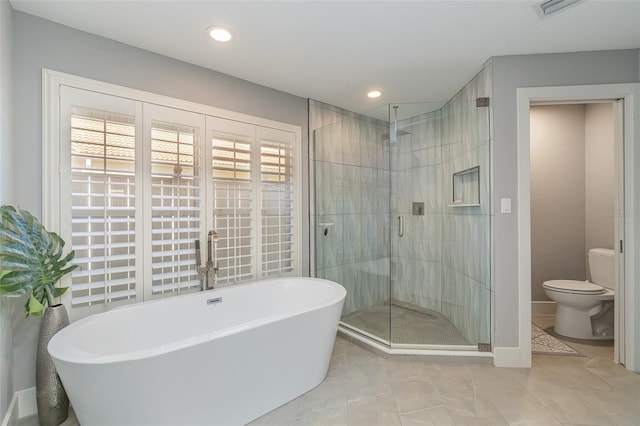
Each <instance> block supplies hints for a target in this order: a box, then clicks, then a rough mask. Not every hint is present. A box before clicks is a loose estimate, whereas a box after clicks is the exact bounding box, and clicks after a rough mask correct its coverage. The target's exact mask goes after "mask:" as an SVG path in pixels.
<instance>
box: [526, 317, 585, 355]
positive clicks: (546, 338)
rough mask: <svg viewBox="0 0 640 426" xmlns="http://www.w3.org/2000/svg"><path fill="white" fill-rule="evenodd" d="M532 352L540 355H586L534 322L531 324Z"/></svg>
mask: <svg viewBox="0 0 640 426" xmlns="http://www.w3.org/2000/svg"><path fill="white" fill-rule="evenodd" d="M531 353H534V354H539V355H566V356H584V355H582V354H581V353H580V352H578V351H576V350H575V349H573V348H572V347H570V346H568V345H566V344H565V343H563V342H561V341H560V340H558V339H556V338H555V337H553V336H552V335H550V334H548V333H547V332H546V331H544V330H542V329H541V328H540V327H538V326H536V325H534V324H531Z"/></svg>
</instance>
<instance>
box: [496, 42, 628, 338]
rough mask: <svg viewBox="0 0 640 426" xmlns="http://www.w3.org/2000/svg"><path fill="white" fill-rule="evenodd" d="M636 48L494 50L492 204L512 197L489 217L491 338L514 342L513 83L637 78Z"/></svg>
mask: <svg viewBox="0 0 640 426" xmlns="http://www.w3.org/2000/svg"><path fill="white" fill-rule="evenodd" d="M639 52H640V50H639V49H629V50H615V51H594V52H577V53H557V54H541V55H518V56H498V57H494V58H492V64H493V65H492V67H493V99H492V106H493V111H492V119H493V131H494V133H493V136H494V146H493V153H494V154H493V159H494V201H495V205H494V209H495V211H496V212H499V211H500V199H501V198H511V199H512V207H513V208H512V213H511V214H500V213H496V215H495V220H494V232H493V235H494V267H493V271H494V291H495V296H494V303H493V304H492V307H493V310H494V314H493V318H494V324H495V327H494V333H495V338H494V343H495V345H496V346H499V347H516V346H518V321H516V318H518V237H517V235H518V221H517V213H518V212H517V201H518V199H517V195H518V193H517V189H518V188H517V185H518V179H517V177H518V170H517V140H518V135H517V119H516V118H517V117H516V90H517V88H519V87H535V86H538V87H541V86H563V85H567V86H568V85H578V84H605V83H631V82H637V81H638V80H639V76H640V62H639V58H638V56H639Z"/></svg>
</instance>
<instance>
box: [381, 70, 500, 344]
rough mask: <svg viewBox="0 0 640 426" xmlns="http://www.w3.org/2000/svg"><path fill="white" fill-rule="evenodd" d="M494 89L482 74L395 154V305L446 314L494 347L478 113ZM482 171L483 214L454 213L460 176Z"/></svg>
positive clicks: (484, 130) (484, 113) (482, 124)
mask: <svg viewBox="0 0 640 426" xmlns="http://www.w3.org/2000/svg"><path fill="white" fill-rule="evenodd" d="M489 85H490V80H489V78H488V73H485V72H481V73H480V74H479V75H478V76H477V77H476V78H474V79H473V80H472V81H471V82H470V83H469V84H467V86H465V87H464V88H463V90H461V91H460V92H459V93H458V94H457V95H456V96H455V97H454V98H453V99H451V101H449V102H448V103H447V104H446V105H445V106H444V107H443V108H442V109H440V110H438V111H435V112H431V113H428V114H424V115H420V116H417V117H414V118H412V119H410V120H404V121H403V122H401V123H399V126H398V127H399V128H400V129H402V130H405V131H408V132H410V134H407V135H404V136H401V137H399V138H398V142H397V144H395V145H394V146H392V147H391V164H392V172H391V178H392V185H391V186H392V192H391V195H392V198H391V216H392V218H393V219H394V220H393V222H392V226H393V227H394V232H393V233H392V244H391V246H392V253H391V254H392V264H391V273H392V274H391V279H392V286H391V288H392V297H393V298H394V299H398V300H400V301H403V302H408V303H411V304H414V305H417V306H420V307H424V308H428V309H433V310H436V311H438V312H441V313H443V314H444V315H445V316H446V317H447V318H449V320H450V321H451V322H452V323H453V324H454V325H455V326H456V327H457V328H458V329H459V330H460V331H461V332H462V333H463V334H464V335H465V337H466V338H467V339H468V340H469V341H470V342H471V343H474V344H475V343H488V342H489V341H490V336H489V319H490V306H489V303H490V221H491V216H490V214H491V210H490V203H489V201H490V199H489V195H490V194H489V188H490V179H489V177H490V172H489V170H490V164H489V158H490V157H489V145H490V144H489V142H490V133H489V111H488V108H486V107H485V108H482V107H481V108H478V107H476V98H478V97H484V96H488V94H489V93H490V86H489ZM475 166H480V176H479V178H480V206H479V207H449V205H450V204H451V203H452V201H453V195H452V194H453V174H454V173H456V172H458V171H461V170H466V169H469V168H471V167H475ZM414 201H417V202H424V206H425V214H424V215H423V216H419V215H413V214H412V202H414ZM399 215H402V216H403V217H404V222H405V225H404V228H405V230H404V237H402V238H398V237H397V236H396V232H395V230H396V229H395V227H396V226H397V221H396V219H397V216H399Z"/></svg>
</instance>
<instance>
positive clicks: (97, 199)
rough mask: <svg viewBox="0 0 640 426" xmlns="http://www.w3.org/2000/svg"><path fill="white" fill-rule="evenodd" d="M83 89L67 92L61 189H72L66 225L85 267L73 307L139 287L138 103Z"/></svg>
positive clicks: (76, 275)
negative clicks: (83, 90) (84, 91)
mask: <svg viewBox="0 0 640 426" xmlns="http://www.w3.org/2000/svg"><path fill="white" fill-rule="evenodd" d="M77 92H78V91H76V92H75V93H74V92H73V91H72V90H68V91H65V92H63V93H64V95H63V97H64V100H65V101H66V108H64V109H63V112H64V113H63V114H62V117H61V119H63V120H65V124H66V126H65V128H64V130H62V133H61V137H63V138H64V139H65V140H66V141H67V142H66V144H65V149H64V150H61V166H62V170H61V177H62V180H63V182H65V183H64V185H63V186H62V189H63V191H64V192H65V193H66V194H69V196H63V197H62V199H63V200H64V201H62V202H61V207H62V208H63V209H64V210H65V211H66V212H68V213H67V214H66V215H65V214H61V221H62V222H63V223H64V224H65V225H61V227H62V229H63V231H64V232H63V236H66V238H70V239H71V246H72V248H73V250H75V252H76V256H75V259H74V263H75V264H77V265H78V266H80V268H78V269H76V270H75V271H74V272H73V274H72V279H71V283H72V288H71V292H70V293H71V305H72V306H73V307H82V306H93V305H103V304H106V303H112V302H119V301H122V302H129V301H133V300H135V299H136V297H137V294H138V292H139V290H140V289H139V283H138V278H139V277H138V274H139V270H138V266H139V265H138V263H137V260H136V256H137V254H138V253H137V251H138V246H137V243H138V240H139V238H138V235H139V230H140V228H139V226H138V224H137V219H138V218H139V217H140V216H139V215H138V213H139V212H138V209H139V207H140V206H139V204H138V202H137V199H136V196H137V194H138V193H139V192H138V191H139V189H140V188H139V184H138V181H137V177H136V174H137V170H138V169H137V167H138V157H139V155H138V151H137V149H136V137H137V136H138V135H137V127H136V120H135V109H136V103H135V102H132V101H128V100H122V99H119V98H113V97H109V96H104V95H101V96H100V97H97V96H96V94H92V93H86V94H85V93H77ZM74 101H76V102H77V103H76V102H74ZM74 104H77V105H81V106H73V105H74ZM94 107H95V108H94ZM121 111H126V112H129V113H130V114H126V113H125V114H123V113H121ZM69 216H70V217H69Z"/></svg>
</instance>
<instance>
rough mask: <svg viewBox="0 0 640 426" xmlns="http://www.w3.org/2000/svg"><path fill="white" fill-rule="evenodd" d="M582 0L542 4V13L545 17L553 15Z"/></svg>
mask: <svg viewBox="0 0 640 426" xmlns="http://www.w3.org/2000/svg"><path fill="white" fill-rule="evenodd" d="M581 1H582V0H549V1H545V2H543V3H540V12H541V13H542V15H544V16H549V15H552V14H554V13H556V12H559V11H561V10H563V9H565V8H567V7H569V6H572V5H574V4H576V3H579V2H581Z"/></svg>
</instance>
